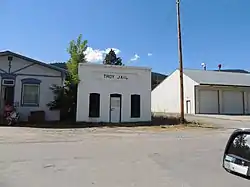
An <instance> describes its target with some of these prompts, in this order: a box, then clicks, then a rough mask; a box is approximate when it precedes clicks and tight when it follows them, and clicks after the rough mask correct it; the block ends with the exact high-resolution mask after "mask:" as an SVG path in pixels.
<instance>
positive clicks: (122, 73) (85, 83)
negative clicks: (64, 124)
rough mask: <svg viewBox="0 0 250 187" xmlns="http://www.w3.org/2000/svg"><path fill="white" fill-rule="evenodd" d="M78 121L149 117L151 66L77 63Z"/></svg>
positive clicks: (133, 119) (143, 118)
mask: <svg viewBox="0 0 250 187" xmlns="http://www.w3.org/2000/svg"><path fill="white" fill-rule="evenodd" d="M78 71H79V79H80V83H79V86H78V96H77V99H78V100H77V116H76V121H78V122H107V123H120V122H139V121H145V122H146V121H151V69H149V68H141V67H128V66H110V65H102V64H90V63H82V64H79V70H78Z"/></svg>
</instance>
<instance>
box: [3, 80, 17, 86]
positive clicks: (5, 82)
mask: <svg viewBox="0 0 250 187" xmlns="http://www.w3.org/2000/svg"><path fill="white" fill-rule="evenodd" d="M2 85H3V86H14V85H15V80H13V79H3V81H2Z"/></svg>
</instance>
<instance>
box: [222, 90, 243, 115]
mask: <svg viewBox="0 0 250 187" xmlns="http://www.w3.org/2000/svg"><path fill="white" fill-rule="evenodd" d="M243 111H244V104H243V92H239V91H223V92H222V113H223V114H243V113H244V112H243Z"/></svg>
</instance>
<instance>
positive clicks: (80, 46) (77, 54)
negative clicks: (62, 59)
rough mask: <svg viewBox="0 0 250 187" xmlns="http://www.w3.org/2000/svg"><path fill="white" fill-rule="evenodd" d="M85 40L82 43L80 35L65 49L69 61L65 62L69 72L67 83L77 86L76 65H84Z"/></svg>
mask: <svg viewBox="0 0 250 187" xmlns="http://www.w3.org/2000/svg"><path fill="white" fill-rule="evenodd" d="M87 43H88V41H87V40H84V41H82V35H81V34H80V35H79V36H78V38H77V40H76V41H75V40H72V41H71V42H70V44H69V47H68V49H67V51H68V53H69V55H70V59H69V60H68V62H67V64H66V65H67V69H68V71H69V80H68V81H69V83H70V84H71V83H73V84H78V82H79V77H78V65H79V63H85V62H86V60H85V54H84V52H85V51H86V49H87V47H88V46H87Z"/></svg>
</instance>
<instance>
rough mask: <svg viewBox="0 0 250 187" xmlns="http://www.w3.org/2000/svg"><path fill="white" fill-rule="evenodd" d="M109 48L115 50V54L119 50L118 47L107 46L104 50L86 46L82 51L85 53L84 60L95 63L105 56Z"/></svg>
mask: <svg viewBox="0 0 250 187" xmlns="http://www.w3.org/2000/svg"><path fill="white" fill-rule="evenodd" d="M111 49H113V50H114V51H115V54H119V53H120V52H121V51H120V50H119V49H116V48H107V49H105V50H100V49H93V48H91V47H88V48H87V49H86V51H85V52H84V53H85V55H86V60H87V61H88V62H95V63H97V62H102V61H103V60H104V58H105V55H106V54H108V53H109V51H110V50H111Z"/></svg>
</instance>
